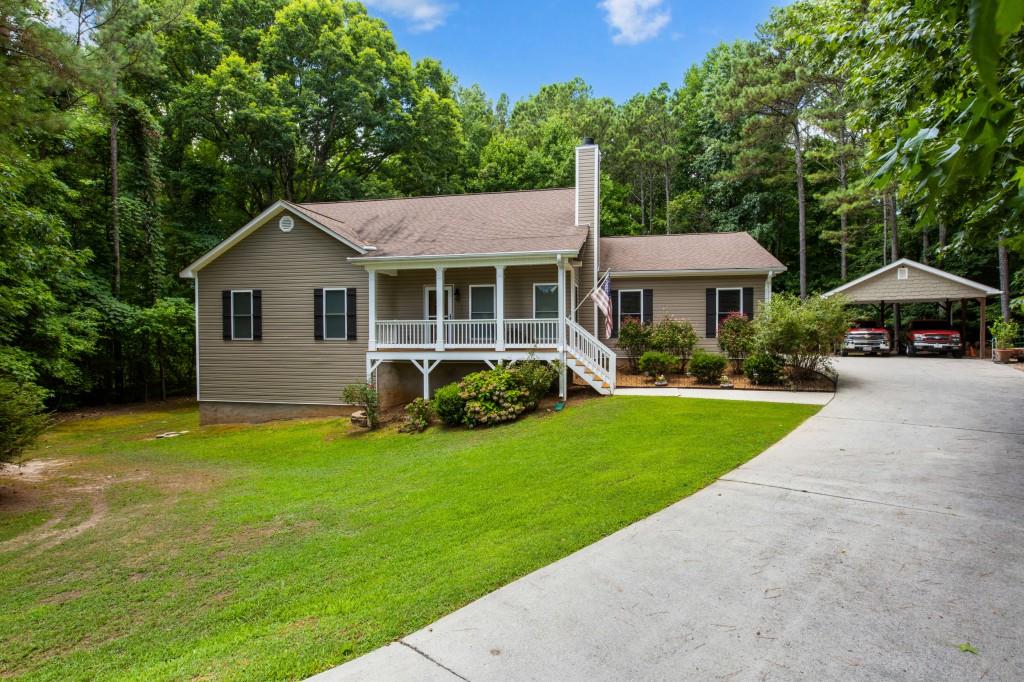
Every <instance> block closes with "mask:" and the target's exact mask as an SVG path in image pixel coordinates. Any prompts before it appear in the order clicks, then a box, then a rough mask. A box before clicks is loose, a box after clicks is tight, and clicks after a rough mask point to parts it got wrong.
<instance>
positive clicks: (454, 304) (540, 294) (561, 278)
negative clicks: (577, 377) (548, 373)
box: [360, 253, 614, 398]
mask: <svg viewBox="0 0 1024 682" xmlns="http://www.w3.org/2000/svg"><path fill="white" fill-rule="evenodd" d="M360 260H362V261H363V264H364V265H365V267H366V269H367V270H368V272H369V296H368V304H369V310H368V322H369V325H368V349H367V350H368V352H367V354H366V371H367V381H374V379H375V372H376V370H377V369H378V368H379V367H380V365H381V363H394V362H410V363H412V364H413V365H414V366H415V367H416V368H417V369H418V370H419V372H420V373H421V375H422V378H423V386H422V388H423V397H424V398H429V397H430V395H431V389H432V388H436V387H437V386H433V387H432V385H431V373H432V372H433V371H434V370H435V369H436V368H437V367H438V365H440V363H441V362H443V361H452V362H459V363H480V364H481V365H486V366H491V367H493V366H495V365H496V364H497V363H500V362H514V361H516V360H523V359H526V358H528V357H534V358H536V359H538V360H545V361H559V362H560V363H561V367H562V372H561V382H560V384H561V392H562V395H565V390H566V387H567V379H566V369H567V364H568V367H570V368H573V369H574V371H576V370H575V367H574V365H573V362H575V359H576V355H577V354H578V355H582V354H583V353H582V351H580V350H577V352H576V353H575V354H574V353H573V348H574V347H577V346H580V347H585V348H586V349H587V350H588V351H589V352H590V353H593V352H594V348H595V347H596V346H594V345H593V344H590V343H583V342H582V339H581V334H583V335H586V332H584V331H583V330H582V328H579V327H578V325H576V324H575V322H574V321H573V319H574V317H575V315H574V310H575V308H576V302H577V300H578V298H579V291H578V287H577V276H578V272H577V268H576V267H574V262H573V259H572V257H571V255H570V254H561V253H554V254H537V255H517V257H514V258H486V257H464V258H456V257H450V258H446V259H444V260H427V259H414V260H409V261H397V262H396V261H395V260H390V261H386V262H384V261H383V259H381V260H380V261H377V259H372V258H367V259H360ZM572 339H575V340H576V341H575V342H573V341H572ZM595 341H596V340H595ZM598 345H599V344H598ZM602 348H603V346H602ZM604 350H605V351H606V354H605V355H606V357H602V358H600V359H598V360H596V361H595V362H594V363H593V364H594V365H595V366H596V367H595V369H593V370H590V371H591V374H592V375H595V376H596V375H597V374H598V373H602V374H603V373H606V371H607V370H606V369H602V368H608V367H614V353H612V352H611V351H610V350H608V349H607V348H604ZM567 353H568V354H569V355H568V357H567ZM567 360H568V363H567ZM580 362H581V369H580V371H582V362H583V361H582V360H581V361H580ZM602 381H604V380H603V379H602ZM438 385H440V384H438ZM604 385H605V384H602V386H604ZM599 390H600V389H599ZM608 391H609V392H610V386H608Z"/></svg>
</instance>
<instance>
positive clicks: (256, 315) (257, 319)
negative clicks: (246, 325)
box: [252, 289, 263, 341]
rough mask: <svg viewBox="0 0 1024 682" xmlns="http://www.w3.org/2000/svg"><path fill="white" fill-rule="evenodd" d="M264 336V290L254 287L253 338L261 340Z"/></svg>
mask: <svg viewBox="0 0 1024 682" xmlns="http://www.w3.org/2000/svg"><path fill="white" fill-rule="evenodd" d="M262 338H263V291H262V290H261V289H253V291H252V339H253V341H259V340H260V339H262Z"/></svg>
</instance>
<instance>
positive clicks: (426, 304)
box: [423, 284, 455, 320]
mask: <svg viewBox="0 0 1024 682" xmlns="http://www.w3.org/2000/svg"><path fill="white" fill-rule="evenodd" d="M436 289H437V287H436V286H434V285H433V284H428V285H426V286H424V287H423V319H424V320H433V319H436V318H433V317H431V316H430V299H431V297H432V296H434V292H435V291H436ZM444 292H445V293H446V294H447V295H448V314H447V315H446V316H445V318H444V319H446V320H454V319H455V285H454V284H445V285H444Z"/></svg>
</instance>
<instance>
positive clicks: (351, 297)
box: [345, 289, 356, 341]
mask: <svg viewBox="0 0 1024 682" xmlns="http://www.w3.org/2000/svg"><path fill="white" fill-rule="evenodd" d="M346 292H347V293H346V294H345V334H346V336H347V338H348V340H349V341H355V340H356V290H355V289H347V290H346Z"/></svg>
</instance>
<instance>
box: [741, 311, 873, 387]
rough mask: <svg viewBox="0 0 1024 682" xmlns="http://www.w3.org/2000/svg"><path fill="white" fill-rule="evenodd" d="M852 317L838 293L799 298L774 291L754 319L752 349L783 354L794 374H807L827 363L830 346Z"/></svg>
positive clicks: (826, 365) (829, 356) (772, 353)
mask: <svg viewBox="0 0 1024 682" xmlns="http://www.w3.org/2000/svg"><path fill="white" fill-rule="evenodd" d="M852 321H853V313H852V312H851V311H850V310H849V308H847V306H846V301H845V300H844V299H843V298H842V297H841V296H834V297H831V298H821V297H820V296H815V297H813V298H809V299H807V300H806V301H801V300H800V299H799V298H797V297H796V296H793V295H792V294H776V295H775V296H772V299H771V301H768V302H767V303H765V304H764V308H763V310H762V312H761V315H759V316H758V318H757V320H756V321H755V323H754V349H755V350H758V351H762V352H765V353H769V354H771V355H776V356H780V357H783V358H785V360H786V362H787V364H788V365H789V366H790V367H791V368H792V371H793V374H794V377H795V378H804V377H808V376H810V375H812V374H814V373H816V372H822V371H824V370H827V369H829V368H830V367H831V360H830V358H831V355H832V350H833V349H834V348H835V344H836V343H837V342H839V341H840V340H841V339H842V338H843V336H844V335H845V334H846V330H847V329H848V328H849V326H850V324H851V323H852Z"/></svg>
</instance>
